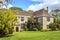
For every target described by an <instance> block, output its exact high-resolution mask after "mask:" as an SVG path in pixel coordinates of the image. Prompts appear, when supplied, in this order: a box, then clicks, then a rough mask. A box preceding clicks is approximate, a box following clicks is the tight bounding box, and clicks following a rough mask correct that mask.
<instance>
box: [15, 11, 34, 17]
mask: <svg viewBox="0 0 60 40" xmlns="http://www.w3.org/2000/svg"><path fill="white" fill-rule="evenodd" d="M16 13H17V15H23V16H33V13H30V12H26V11H19V10H16Z"/></svg>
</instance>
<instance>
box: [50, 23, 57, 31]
mask: <svg viewBox="0 0 60 40" xmlns="http://www.w3.org/2000/svg"><path fill="white" fill-rule="evenodd" d="M49 27H50V29H51V30H52V31H54V30H56V28H57V27H56V24H55V23H50V24H49Z"/></svg>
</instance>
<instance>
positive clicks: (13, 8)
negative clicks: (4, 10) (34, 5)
mask: <svg viewBox="0 0 60 40" xmlns="http://www.w3.org/2000/svg"><path fill="white" fill-rule="evenodd" d="M10 9H12V10H21V11H23V9H22V8H18V7H11V8H10Z"/></svg>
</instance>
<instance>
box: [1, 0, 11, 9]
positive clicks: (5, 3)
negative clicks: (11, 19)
mask: <svg viewBox="0 0 60 40" xmlns="http://www.w3.org/2000/svg"><path fill="white" fill-rule="evenodd" d="M11 3H12V0H0V4H1V5H0V7H3V6H5V7H6V8H7V7H8V4H11Z"/></svg>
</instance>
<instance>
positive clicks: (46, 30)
mask: <svg viewBox="0 0 60 40" xmlns="http://www.w3.org/2000/svg"><path fill="white" fill-rule="evenodd" d="M48 31H51V30H50V29H45V30H41V32H48Z"/></svg>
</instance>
